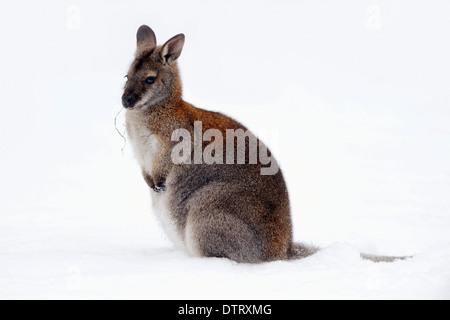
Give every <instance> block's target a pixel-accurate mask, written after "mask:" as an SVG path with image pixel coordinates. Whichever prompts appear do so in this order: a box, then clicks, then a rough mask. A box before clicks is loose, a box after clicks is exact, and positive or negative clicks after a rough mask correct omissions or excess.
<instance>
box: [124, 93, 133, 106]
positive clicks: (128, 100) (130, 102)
mask: <svg viewBox="0 0 450 320" xmlns="http://www.w3.org/2000/svg"><path fill="white" fill-rule="evenodd" d="M122 103H123V106H124V107H125V108H131V107H132V106H133V96H132V95H131V94H127V95H123V97H122Z"/></svg>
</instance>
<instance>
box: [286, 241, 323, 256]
mask: <svg viewBox="0 0 450 320" xmlns="http://www.w3.org/2000/svg"><path fill="white" fill-rule="evenodd" d="M319 250H320V248H318V247H314V246H309V245H306V244H302V243H293V244H292V246H291V250H290V251H289V260H296V259H303V258H306V257H309V256H312V255H313V254H315V253H317V252H318V251H319Z"/></svg>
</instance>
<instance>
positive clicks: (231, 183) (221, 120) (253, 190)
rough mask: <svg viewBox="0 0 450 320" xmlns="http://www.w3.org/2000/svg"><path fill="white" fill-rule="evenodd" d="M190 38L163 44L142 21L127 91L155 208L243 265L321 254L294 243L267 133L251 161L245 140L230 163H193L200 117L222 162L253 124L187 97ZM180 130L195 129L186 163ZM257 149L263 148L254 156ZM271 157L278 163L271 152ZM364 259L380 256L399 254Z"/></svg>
mask: <svg viewBox="0 0 450 320" xmlns="http://www.w3.org/2000/svg"><path fill="white" fill-rule="evenodd" d="M184 42H185V36H184V35H183V34H179V35H176V36H175V37H173V38H172V39H170V40H168V41H167V42H166V43H165V44H164V45H162V46H157V44H156V36H155V33H154V32H153V30H152V29H151V28H150V27H148V26H145V25H143V26H141V27H140V28H139V30H138V32H137V50H136V54H135V60H134V61H133V63H132V65H131V67H130V69H129V71H128V74H127V82H126V85H125V90H124V94H123V96H122V103H123V106H124V107H125V108H126V109H127V114H126V127H127V133H128V136H129V138H130V140H131V143H132V145H133V149H134V151H135V154H136V157H137V160H138V162H139V164H140V166H141V168H142V175H143V177H144V179H145V181H146V183H147V184H148V186H149V187H150V188H151V189H152V191H151V194H152V204H153V207H154V211H155V212H156V214H157V215H158V217H159V220H160V222H161V225H162V227H163V229H164V231H165V232H166V233H167V235H168V237H169V239H171V240H172V241H173V242H174V244H175V245H177V246H178V247H181V248H183V249H185V250H186V251H188V252H189V253H190V254H192V255H195V256H200V257H222V258H228V259H231V260H234V261H237V262H242V263H260V262H268V261H274V260H288V259H296V258H304V257H308V256H310V255H312V254H314V253H316V252H317V251H318V248H315V247H312V246H306V245H301V244H294V243H293V236H292V222H291V214H290V205H289V195H288V190H287V187H286V183H285V180H284V178H283V174H282V172H281V171H280V170H274V171H273V172H272V174H262V170H263V169H264V168H266V165H267V164H268V161H261V158H262V157H261V155H262V154H261V152H262V151H261V150H267V149H264V148H265V146H264V144H263V143H262V142H261V141H260V140H259V139H257V143H258V144H259V146H260V148H259V149H257V148H256V149H255V148H253V147H252V144H251V142H250V140H251V139H252V137H253V136H252V135H251V133H249V134H247V135H246V136H245V138H244V139H245V143H244V146H245V150H244V152H245V156H244V161H242V158H241V159H240V161H239V159H238V157H239V156H241V155H242V151H243V150H242V149H241V150H239V146H236V147H233V148H232V151H233V152H232V156H231V159H230V158H227V159H226V163H224V162H223V161H222V162H221V161H217V162H216V163H206V162H205V161H202V162H201V163H199V162H198V161H197V162H196V161H195V159H194V161H193V159H192V152H194V153H195V150H194V149H195V148H197V147H200V148H202V150H203V149H204V148H205V147H206V143H205V142H200V145H199V142H198V141H194V142H193V143H191V142H192V141H190V140H191V139H192V137H194V138H195V137H196V135H197V137H198V132H197V133H196V132H195V131H196V123H197V122H201V129H200V130H201V132H200V136H201V137H204V136H205V135H206V133H207V132H213V133H215V134H213V135H210V137H209V139H206V140H209V141H212V144H214V146H215V147H214V148H211V150H212V153H211V155H212V156H213V157H214V156H215V157H216V160H217V159H218V160H224V161H225V156H224V153H223V152H222V150H220V148H221V147H222V146H224V144H227V146H229V145H228V143H229V141H228V139H227V141H225V137H226V136H227V134H228V133H229V132H230V131H229V130H239V129H241V132H248V130H247V128H245V127H244V126H243V125H242V124H240V123H239V122H237V121H235V120H233V119H231V118H229V117H227V116H225V115H223V114H220V113H217V112H210V111H206V110H203V109H199V108H196V107H194V106H192V105H191V104H189V103H187V102H185V101H183V99H182V85H181V80H180V74H179V70H178V66H177V59H178V58H179V57H180V54H181V51H182V49H183V46H184ZM177 130H184V132H188V133H189V135H188V136H184V139H186V140H189V141H185V142H189V144H187V145H188V146H189V147H188V148H191V149H190V150H185V149H184V151H183V157H184V161H179V162H176V161H174V159H173V150H174V149H175V148H176V147H177V145H178V144H179V143H180V139H178V138H177V139H174V132H177ZM211 130H215V131H211ZM213 138H214V140H213ZM222 139H223V140H222ZM194 140H195V139H194ZM234 141H235V139H234V137H233V139H232V142H234ZM261 147H262V148H261ZM255 150H256V151H255ZM228 151H229V150H227V157H229V155H228ZM252 151H253V152H256V153H257V154H256V156H254V157H253V158H252V154H251V152H252ZM195 157H196V155H194V158H195ZM267 157H268V158H269V159H270V160H271V161H273V162H274V163H275V159H273V157H272V155H271V153H270V151H268V150H267ZM197 160H198V159H197ZM230 160H234V161H230ZM362 257H363V258H365V259H369V260H373V261H391V260H394V259H396V258H390V257H375V256H368V255H362Z"/></svg>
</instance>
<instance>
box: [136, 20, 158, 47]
mask: <svg viewBox="0 0 450 320" xmlns="http://www.w3.org/2000/svg"><path fill="white" fill-rule="evenodd" d="M136 39H137V50H138V51H143V50H146V49H154V48H156V36H155V33H154V32H153V30H152V29H151V28H150V27H149V26H146V25H143V26H141V27H140V28H139V30H138V31H137V34H136Z"/></svg>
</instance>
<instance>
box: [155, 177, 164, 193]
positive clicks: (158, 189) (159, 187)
mask: <svg viewBox="0 0 450 320" xmlns="http://www.w3.org/2000/svg"><path fill="white" fill-rule="evenodd" d="M153 191H155V192H156V193H160V192H164V191H166V181H165V180H160V181H159V182H158V183H157V184H156V185H155V187H154V188H153Z"/></svg>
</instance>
